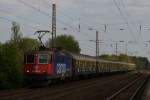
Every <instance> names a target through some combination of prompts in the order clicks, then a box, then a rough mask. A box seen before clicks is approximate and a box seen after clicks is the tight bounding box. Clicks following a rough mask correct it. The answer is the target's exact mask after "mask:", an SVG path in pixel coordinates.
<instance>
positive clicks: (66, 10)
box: [0, 0, 150, 59]
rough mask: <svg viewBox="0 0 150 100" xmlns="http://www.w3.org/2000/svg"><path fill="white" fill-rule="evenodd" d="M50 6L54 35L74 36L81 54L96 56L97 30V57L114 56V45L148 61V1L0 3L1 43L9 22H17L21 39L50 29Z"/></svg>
mask: <svg viewBox="0 0 150 100" xmlns="http://www.w3.org/2000/svg"><path fill="white" fill-rule="evenodd" d="M52 3H56V7H57V8H56V9H57V35H61V34H67V35H72V36H74V37H75V39H76V40H78V41H79V44H80V48H81V53H83V54H88V55H95V42H94V41H95V38H96V31H98V32H99V39H100V44H99V47H100V54H115V51H116V43H117V44H118V49H117V51H118V53H126V51H127V54H128V55H136V56H146V57H148V58H149V59H150V42H149V41H150V19H149V18H150V0H0V42H2V43H4V42H6V41H8V40H9V39H10V37H11V23H12V21H16V22H17V23H19V25H20V26H21V32H22V34H23V36H24V37H32V38H35V39H36V38H37V36H36V35H34V33H35V31H37V30H51V22H52V18H51V16H52ZM79 25H80V29H79V28H78V27H79ZM105 26H106V28H105ZM140 26H141V28H140ZM64 28H65V29H66V30H64ZM89 29H92V30H89ZM50 37H51V36H50V35H47V36H45V38H44V41H46V40H47V39H48V38H50ZM89 40H93V41H89ZM119 41H124V42H119ZM126 45H127V46H126Z"/></svg>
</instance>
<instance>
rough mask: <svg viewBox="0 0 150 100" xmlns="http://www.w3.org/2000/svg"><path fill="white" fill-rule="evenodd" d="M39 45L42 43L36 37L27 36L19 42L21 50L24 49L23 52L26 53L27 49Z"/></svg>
mask: <svg viewBox="0 0 150 100" xmlns="http://www.w3.org/2000/svg"><path fill="white" fill-rule="evenodd" d="M39 45H40V43H39V42H38V41H37V40H36V39H32V38H27V37H26V38H22V39H21V41H20V43H19V50H20V51H22V53H25V52H27V51H30V50H34V49H35V48H38V47H39ZM22 55H23V54H22Z"/></svg>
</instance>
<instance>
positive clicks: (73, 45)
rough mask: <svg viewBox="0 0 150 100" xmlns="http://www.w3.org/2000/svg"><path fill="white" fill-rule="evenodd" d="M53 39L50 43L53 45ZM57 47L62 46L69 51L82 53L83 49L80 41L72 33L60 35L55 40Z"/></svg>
mask: <svg viewBox="0 0 150 100" xmlns="http://www.w3.org/2000/svg"><path fill="white" fill-rule="evenodd" d="M51 43H52V41H51V40H50V42H49V44H50V45H51ZM54 45H55V47H62V48H64V49H65V50H67V51H70V52H72V53H78V54H79V53H80V51H81V49H80V47H79V43H78V41H77V40H75V39H74V37H73V36H71V35H60V36H57V38H56V39H55V40H54Z"/></svg>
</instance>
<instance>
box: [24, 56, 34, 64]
mask: <svg viewBox="0 0 150 100" xmlns="http://www.w3.org/2000/svg"><path fill="white" fill-rule="evenodd" d="M34 59H35V57H34V55H27V56H26V63H27V64H32V63H34Z"/></svg>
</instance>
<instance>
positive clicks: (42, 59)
mask: <svg viewBox="0 0 150 100" xmlns="http://www.w3.org/2000/svg"><path fill="white" fill-rule="evenodd" d="M47 63H48V55H39V64H47Z"/></svg>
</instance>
